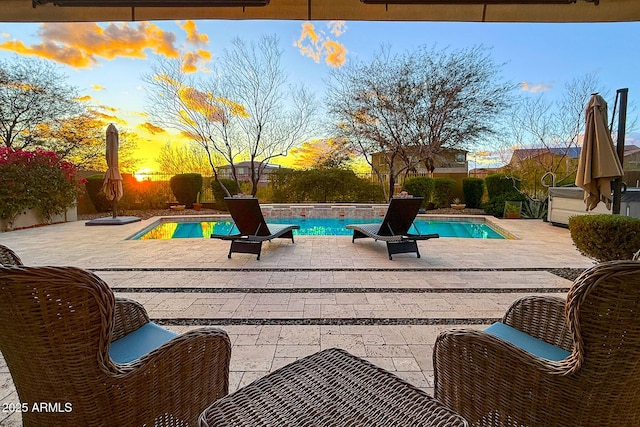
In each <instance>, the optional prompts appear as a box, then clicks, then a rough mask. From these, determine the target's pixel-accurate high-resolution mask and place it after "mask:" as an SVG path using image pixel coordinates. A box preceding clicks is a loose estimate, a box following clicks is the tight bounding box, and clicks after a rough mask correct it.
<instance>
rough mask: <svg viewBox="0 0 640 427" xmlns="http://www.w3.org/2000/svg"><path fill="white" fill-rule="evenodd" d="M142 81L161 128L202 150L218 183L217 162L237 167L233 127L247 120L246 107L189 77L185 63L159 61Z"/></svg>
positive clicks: (149, 106)
mask: <svg viewBox="0 0 640 427" xmlns="http://www.w3.org/2000/svg"><path fill="white" fill-rule="evenodd" d="M142 79H143V81H144V82H145V83H146V84H147V87H146V89H147V101H148V102H147V104H148V107H147V111H148V113H149V115H150V117H151V118H152V120H153V121H154V122H155V123H156V124H157V125H159V126H161V127H166V128H172V129H177V130H178V131H180V132H181V133H182V135H184V136H186V137H188V138H189V139H190V140H191V141H193V143H195V144H196V145H197V146H199V147H200V148H201V149H202V150H203V151H204V152H205V153H206V156H207V160H208V162H209V166H210V167H211V171H212V173H213V176H214V178H215V179H216V180H218V172H217V168H216V163H217V162H216V159H217V158H219V157H221V158H222V159H224V160H225V161H227V162H228V163H229V164H231V165H232V167H233V164H234V161H235V158H236V156H238V155H239V154H240V151H241V148H240V147H238V145H237V143H236V142H235V140H234V138H233V133H234V128H233V126H232V123H233V122H234V121H235V120H237V119H238V118H239V117H242V116H246V112H245V111H244V107H242V106H241V105H239V104H237V103H236V102H233V101H231V100H229V99H227V98H223V97H221V96H220V94H219V93H218V92H217V91H214V90H211V85H207V84H206V82H205V83H203V82H202V80H199V79H197V78H196V77H195V76H193V75H190V74H187V73H186V72H185V71H184V67H183V59H159V60H158V62H156V64H155V65H154V66H153V68H152V72H151V73H150V74H147V75H144V76H143V77H142ZM214 88H215V85H214ZM222 187H223V188H224V189H225V191H226V188H225V187H224V185H223V186H222ZM227 194H228V195H229V192H228V191H227Z"/></svg>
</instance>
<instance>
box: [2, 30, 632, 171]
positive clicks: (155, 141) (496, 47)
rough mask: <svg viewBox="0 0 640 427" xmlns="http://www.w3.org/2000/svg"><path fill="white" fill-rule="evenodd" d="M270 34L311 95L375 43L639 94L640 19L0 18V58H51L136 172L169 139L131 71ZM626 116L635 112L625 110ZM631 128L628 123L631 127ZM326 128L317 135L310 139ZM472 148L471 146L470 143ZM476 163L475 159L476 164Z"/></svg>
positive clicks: (529, 83) (543, 87)
mask: <svg viewBox="0 0 640 427" xmlns="http://www.w3.org/2000/svg"><path fill="white" fill-rule="evenodd" d="M264 34H276V35H277V36H278V37H279V39H280V42H281V47H282V49H283V50H284V56H283V64H284V66H285V68H286V70H287V72H288V75H289V78H290V81H291V82H304V83H305V84H307V85H308V86H309V88H310V89H312V90H313V91H314V92H315V94H316V96H317V98H318V99H320V100H321V99H322V98H323V96H324V89H325V83H324V82H325V81H326V78H327V75H328V71H329V70H330V69H331V68H332V67H340V66H342V65H343V64H344V63H345V62H346V61H349V60H352V59H355V58H358V59H364V60H366V59H367V58H370V57H371V56H372V55H373V54H374V53H375V52H376V51H378V50H379V49H380V47H381V45H387V46H390V47H391V48H392V50H393V51H395V52H402V51H405V50H407V49H412V48H414V47H416V46H418V45H423V44H426V45H428V46H431V45H436V46H437V47H440V48H445V47H451V48H453V49H457V48H466V47H472V46H474V45H478V44H481V45H483V46H485V47H488V48H491V55H492V57H493V58H494V60H495V61H496V62H497V63H499V64H502V63H504V66H503V68H502V69H503V75H504V77H505V78H506V79H508V80H510V81H512V82H514V83H519V84H520V90H522V91H528V92H531V93H545V96H547V95H548V96H549V97H552V99H553V98H557V97H559V96H561V94H562V91H563V87H564V85H565V83H567V82H568V81H570V80H572V79H574V78H576V77H581V76H583V75H585V74H587V73H596V74H597V76H598V78H599V79H600V81H601V82H602V83H603V85H604V86H605V87H606V88H608V89H609V90H610V91H611V93H612V94H613V95H615V90H616V89H618V88H625V87H626V88H629V100H630V103H631V104H632V105H633V104H634V103H635V104H637V102H636V101H635V100H637V99H638V97H639V96H640V56H639V55H637V53H636V52H637V43H638V41H639V40H640V23H614V24H490V23H475V24H471V23H406V22H404V23H399V22H395V23H394V22H337V21H333V22H301V21H180V22H176V21H162V22H140V23H64V24H29V23H19V24H6V23H3V24H2V25H1V26H0V58H8V57H11V56H12V55H15V54H16V53H17V54H20V55H30V56H36V57H40V58H46V59H48V60H51V61H56V62H57V63H58V64H60V67H61V69H62V71H64V72H65V73H66V74H67V75H69V80H68V82H69V83H72V84H73V85H75V86H77V87H78V88H80V90H81V92H82V95H83V99H84V100H85V101H86V102H88V103H90V104H91V105H97V106H100V111H101V113H102V114H103V115H104V117H105V119H106V120H108V121H109V122H113V123H114V124H116V126H118V127H125V128H127V129H130V130H133V131H135V132H136V133H137V134H138V135H139V137H140V141H141V144H140V146H139V150H140V151H139V157H140V158H141V162H140V163H139V165H138V166H139V167H138V169H151V170H153V169H156V168H157V164H156V163H155V156H156V152H157V150H158V148H159V147H160V146H162V145H163V144H164V143H165V142H167V141H174V142H175V141H177V140H178V138H177V137H176V136H175V135H172V133H171V132H168V131H167V130H164V129H160V128H158V127H157V126H155V125H153V124H152V123H149V118H148V117H146V115H145V114H144V111H145V102H146V99H145V91H144V88H143V84H142V81H141V78H140V77H141V75H142V74H144V73H148V72H149V71H150V65H151V63H152V62H153V60H154V58H155V57H157V56H159V55H161V56H165V57H177V56H179V55H187V57H188V58H189V65H190V70H191V71H193V72H205V73H206V72H207V70H208V69H207V65H208V64H211V61H216V58H218V57H219V56H220V54H221V52H222V50H223V49H225V48H229V47H230V42H231V40H232V39H233V38H234V37H241V38H242V39H244V40H246V41H252V40H255V41H257V40H258V39H259V37H260V36H262V35H264ZM631 114H633V116H630V117H629V121H632V120H633V119H634V118H635V114H636V111H635V110H632V112H631ZM634 130H636V129H631V131H634ZM321 136H326V135H318V137H321ZM481 148H482V147H479V148H478V150H480V149H481ZM478 166H480V164H478Z"/></svg>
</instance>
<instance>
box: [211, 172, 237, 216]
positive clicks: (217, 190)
mask: <svg viewBox="0 0 640 427" xmlns="http://www.w3.org/2000/svg"><path fill="white" fill-rule="evenodd" d="M220 183H222V184H223V185H224V186H225V187H226V188H227V190H229V193H231V195H232V196H233V195H235V194H238V193H239V192H240V188H239V187H238V184H237V183H236V182H235V181H234V180H232V179H227V178H220V179H219V180H215V179H214V180H212V181H211V191H212V192H213V198H214V199H215V204H214V207H215V208H216V209H218V210H220V211H227V210H229V209H227V202H225V201H224V198H225V197H227V193H226V192H225V191H224V189H223V188H222V187H221V186H220Z"/></svg>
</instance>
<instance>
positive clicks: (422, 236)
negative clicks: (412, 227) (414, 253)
mask: <svg viewBox="0 0 640 427" xmlns="http://www.w3.org/2000/svg"><path fill="white" fill-rule="evenodd" d="M402 238H403V239H407V240H428V239H438V238H440V235H439V234H438V233H431V234H411V233H408V234H405V235H403V236H402Z"/></svg>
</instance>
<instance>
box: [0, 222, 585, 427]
mask: <svg viewBox="0 0 640 427" xmlns="http://www.w3.org/2000/svg"><path fill="white" fill-rule="evenodd" d="M496 221H497V222H499V223H500V225H501V226H502V227H503V228H505V229H507V230H508V231H510V232H511V233H513V234H515V235H517V236H518V237H519V238H520V239H519V240H501V241H481V240H460V239H445V238H442V239H437V240H430V241H427V242H420V243H419V246H420V250H421V253H422V258H420V259H418V258H416V257H415V256H414V255H398V256H396V257H394V260H393V261H389V260H388V259H387V256H386V249H385V247H384V245H383V244H382V243H379V242H378V243H376V242H373V241H371V240H368V241H367V240H362V241H358V242H356V243H355V244H353V243H351V238H350V237H348V236H337V237H306V236H302V237H298V238H296V243H295V244H293V245H292V244H291V243H290V242H286V241H278V242H273V243H270V244H266V245H265V248H264V250H263V254H262V257H261V261H257V260H256V259H255V257H253V256H249V255H243V254H234V255H233V257H232V259H227V256H226V254H227V250H228V243H226V242H221V241H217V240H211V239H195V240H194V239H181V240H173V241H130V240H125V238H126V237H127V236H129V235H131V234H133V233H134V232H135V231H137V230H139V229H141V228H142V227H143V226H145V225H146V224H148V223H149V222H150V221H143V222H141V223H137V224H130V225H126V226H121V227H85V226H84V225H83V223H81V222H78V223H68V224H59V225H52V226H47V227H40V228H37V229H28V230H20V231H15V232H9V233H0V243H2V244H5V245H7V246H9V247H11V248H12V249H14V250H15V251H16V252H17V253H18V254H19V255H20V256H21V257H22V259H23V261H24V262H25V263H26V264H29V265H74V266H78V267H81V268H88V269H96V274H98V275H99V276H100V277H101V278H103V279H104V280H105V281H106V282H107V283H109V284H110V285H111V286H112V287H113V288H114V289H115V293H116V295H118V296H125V297H128V298H132V299H135V300H137V301H140V302H141V303H142V304H144V306H145V307H146V309H147V310H148V312H149V313H150V315H151V317H152V318H153V319H165V320H169V321H170V320H171V319H176V318H180V319H185V318H186V319H199V320H204V321H206V322H207V323H208V324H210V325H212V327H219V328H222V329H224V330H225V331H227V333H228V334H229V337H230V339H231V342H232V357H231V373H230V387H231V390H232V391H233V390H235V389H237V388H238V387H241V386H243V385H246V384H248V383H250V382H251V381H253V380H255V379H257V378H260V377H262V376H263V375H266V374H267V373H268V372H271V371H273V370H275V369H277V368H279V367H282V366H284V365H285V364H287V363H291V362H293V361H294V360H296V359H297V358H299V357H303V356H306V355H308V354H311V353H314V352H316V351H319V350H323V349H326V348H331V347H341V348H345V349H347V350H348V351H350V352H351V353H353V354H355V355H357V356H361V357H364V358H366V359H367V360H369V361H371V362H372V363H375V364H376V365H378V366H380V367H382V368H385V369H388V370H390V371H393V372H395V373H397V374H398V375H399V376H400V377H402V378H405V379H406V380H407V381H409V382H411V383H413V384H415V385H416V386H418V387H421V388H423V389H425V390H427V391H428V392H430V393H432V388H433V362H432V352H433V344H434V342H435V339H436V337H437V335H438V334H439V333H440V332H441V331H443V330H447V329H451V328H457V327H470V328H482V327H484V326H483V325H470V326H465V325H450V324H438V325H421V324H411V323H412V321H413V323H416V321H415V320H416V319H426V320H428V319H439V320H440V321H444V322H445V323H446V321H447V319H458V318H460V319H487V318H497V317H501V316H502V314H503V313H504V310H505V309H506V308H507V307H508V306H509V305H510V304H511V302H513V301H514V300H515V299H517V298H519V297H520V296H523V295H529V294H531V292H529V290H531V289H534V290H535V289H548V290H550V291H552V292H551V295H557V296H563V295H564V294H563V293H562V292H559V291H558V289H564V288H567V287H568V286H569V285H570V282H569V281H567V280H565V279H562V278H560V277H558V276H556V275H554V274H552V273H550V272H549V271H544V270H539V271H536V270H531V269H536V268H537V269H550V268H563V267H568V268H586V267H589V266H590V265H592V262H591V261H590V260H588V259H587V258H584V257H582V256H581V255H580V254H579V253H578V252H577V251H576V249H575V247H574V246H573V244H572V243H571V239H570V236H569V231H568V230H566V229H562V228H556V227H552V226H551V225H549V224H546V223H543V222H540V221H524V220H521V221H518V220H515V221H500V220H496ZM110 269H111V270H110ZM301 269H302V270H301ZM304 269H307V270H304ZM469 269H475V271H468V270H469ZM505 269H506V270H505ZM511 269H513V270H511ZM518 269H521V270H518ZM314 270H315V271H314ZM318 270H319V271H318ZM492 270H493V271H492ZM141 288H149V289H145V290H144V291H142V290H141ZM161 288H164V289H166V290H168V291H169V292H160V291H159V290H160V289H161ZM191 288H195V289H199V290H201V291H202V292H191V290H192V289H191ZM136 289H138V291H135V290H136ZM416 289H417V290H419V291H420V292H407V290H416ZM225 290H228V291H229V292H226V291H225ZM293 290H295V291H296V292H293ZM359 290H366V292H360V291H359ZM483 290H484V291H485V292H482V291H483ZM498 290H501V291H502V292H498ZM327 318H330V319H333V320H335V321H339V320H341V319H342V320H344V321H346V322H348V323H353V324H305V323H306V322H317V323H321V322H320V321H321V320H323V319H327ZM372 319H373V321H375V320H376V319H379V321H380V322H379V324H370V321H371V320H372ZM362 320H367V322H369V323H367V324H357V323H358V322H361V321H362ZM398 320H402V321H403V322H404V323H409V324H393V323H394V321H398ZM234 321H243V322H249V323H254V324H244V325H238V324H229V323H233V322H234ZM388 321H389V322H390V324H387V322H388ZM216 322H218V323H216ZM272 323H275V324H272ZM167 327H168V328H169V329H171V330H174V331H176V332H178V333H180V332H184V331H186V330H189V329H192V328H194V326H171V325H170V326H167ZM17 401H18V398H17V394H16V392H15V390H14V387H13V383H12V381H11V377H10V375H9V372H8V368H7V367H6V365H5V364H4V361H3V360H2V359H1V358H0V403H3V402H17ZM0 425H2V426H5V425H6V426H13V425H16V426H17V425H20V417H19V415H17V414H6V413H0Z"/></svg>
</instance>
